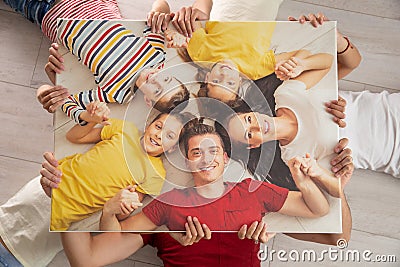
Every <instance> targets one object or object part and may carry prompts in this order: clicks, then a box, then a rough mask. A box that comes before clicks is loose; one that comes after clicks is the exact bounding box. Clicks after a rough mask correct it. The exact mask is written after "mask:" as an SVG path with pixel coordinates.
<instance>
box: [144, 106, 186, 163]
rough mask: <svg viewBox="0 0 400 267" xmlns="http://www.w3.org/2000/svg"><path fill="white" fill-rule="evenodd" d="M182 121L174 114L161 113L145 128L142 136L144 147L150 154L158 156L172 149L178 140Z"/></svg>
mask: <svg viewBox="0 0 400 267" xmlns="http://www.w3.org/2000/svg"><path fill="white" fill-rule="evenodd" d="M182 127H183V125H182V123H181V122H180V121H179V120H177V119H176V118H175V117H174V116H169V115H168V114H163V115H161V116H160V117H159V118H158V119H157V120H155V121H154V122H152V123H151V124H150V125H149V126H148V127H147V128H146V130H145V132H144V136H143V144H144V149H145V150H146V152H147V154H149V155H150V156H159V155H161V154H162V153H164V152H165V151H169V150H172V149H173V148H174V147H175V145H176V144H177V143H178V140H179V133H180V131H181V129H182Z"/></svg>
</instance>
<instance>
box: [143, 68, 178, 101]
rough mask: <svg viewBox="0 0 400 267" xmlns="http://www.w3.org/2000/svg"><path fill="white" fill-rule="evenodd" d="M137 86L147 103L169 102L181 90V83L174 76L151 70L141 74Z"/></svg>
mask: <svg viewBox="0 0 400 267" xmlns="http://www.w3.org/2000/svg"><path fill="white" fill-rule="evenodd" d="M136 85H137V86H138V87H139V90H140V91H142V92H143V94H144V96H145V100H146V102H147V103H154V102H157V101H159V100H160V101H164V102H165V101H168V100H170V99H171V97H172V96H173V95H175V94H176V93H178V92H179V91H180V90H181V83H180V82H179V81H178V80H177V79H176V78H175V77H174V76H172V75H170V74H169V73H168V72H166V71H162V72H159V70H158V69H151V68H150V69H145V70H143V71H142V72H141V73H140V75H139V78H138V79H137V81H136Z"/></svg>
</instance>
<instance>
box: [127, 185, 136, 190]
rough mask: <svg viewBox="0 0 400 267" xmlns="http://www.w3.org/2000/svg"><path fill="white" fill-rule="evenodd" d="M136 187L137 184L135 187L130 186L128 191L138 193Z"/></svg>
mask: <svg viewBox="0 0 400 267" xmlns="http://www.w3.org/2000/svg"><path fill="white" fill-rule="evenodd" d="M136 187H137V185H136V184H135V185H130V186H128V187H127V188H126V189H128V190H129V191H130V192H136Z"/></svg>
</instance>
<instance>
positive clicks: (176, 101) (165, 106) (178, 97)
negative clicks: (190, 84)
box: [153, 78, 190, 113]
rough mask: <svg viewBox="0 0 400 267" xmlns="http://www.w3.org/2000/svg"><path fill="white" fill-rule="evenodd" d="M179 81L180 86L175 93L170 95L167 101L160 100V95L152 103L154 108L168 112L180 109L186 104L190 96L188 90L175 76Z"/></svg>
mask: <svg viewBox="0 0 400 267" xmlns="http://www.w3.org/2000/svg"><path fill="white" fill-rule="evenodd" d="M175 79H176V80H177V81H178V82H179V83H180V86H179V87H180V88H181V90H179V91H178V92H177V93H176V94H174V95H173V96H171V98H170V99H169V100H168V101H162V100H161V99H162V97H161V98H160V99H159V100H158V101H157V102H155V103H154V105H153V106H154V108H155V109H157V110H158V111H160V112H163V113H169V112H171V111H172V110H177V111H178V112H179V111H182V110H183V109H184V108H185V107H186V106H187V104H188V102H189V101H188V100H189V97H190V93H189V90H188V89H187V87H186V86H185V85H184V84H183V83H182V82H181V81H180V80H178V79H177V78H175Z"/></svg>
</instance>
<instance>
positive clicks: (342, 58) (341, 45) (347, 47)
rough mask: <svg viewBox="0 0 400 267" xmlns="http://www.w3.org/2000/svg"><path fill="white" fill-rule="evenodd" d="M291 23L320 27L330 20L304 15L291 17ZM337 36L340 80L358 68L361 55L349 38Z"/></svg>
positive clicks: (317, 15)
mask: <svg viewBox="0 0 400 267" xmlns="http://www.w3.org/2000/svg"><path fill="white" fill-rule="evenodd" d="M288 19H289V20H290V21H297V20H298V21H299V22H300V23H302V24H303V23H305V22H306V21H309V22H310V24H311V25H312V26H313V27H318V26H320V25H322V24H323V23H324V21H328V20H329V19H328V18H327V17H326V16H325V15H324V14H322V13H318V14H309V15H308V16H306V15H302V16H300V17H299V18H298V19H296V18H295V17H292V16H290V17H289V18H288ZM336 35H337V52H338V55H337V62H338V64H337V67H338V79H339V80H340V79H342V78H344V77H345V76H346V75H348V74H349V73H351V72H352V71H353V70H354V69H355V68H357V67H358V66H359V65H360V63H361V54H360V52H359V51H358V49H357V47H356V46H355V45H354V44H353V43H352V42H351V41H350V39H349V38H347V37H344V36H343V35H342V34H341V33H340V32H339V31H337V32H336Z"/></svg>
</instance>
